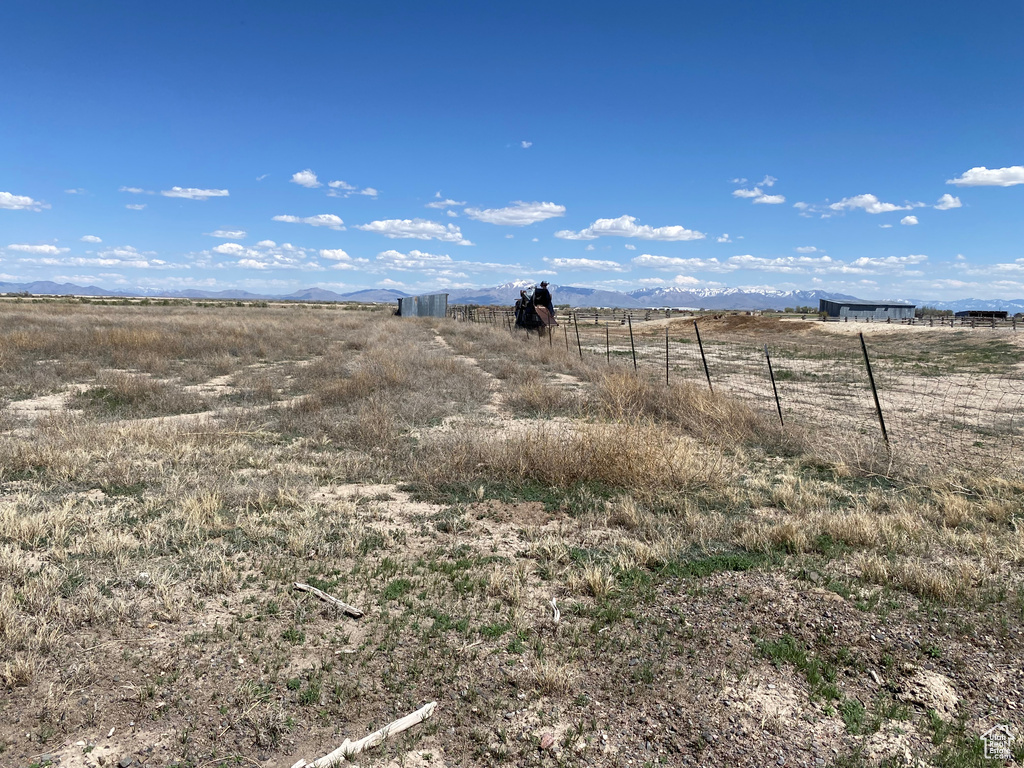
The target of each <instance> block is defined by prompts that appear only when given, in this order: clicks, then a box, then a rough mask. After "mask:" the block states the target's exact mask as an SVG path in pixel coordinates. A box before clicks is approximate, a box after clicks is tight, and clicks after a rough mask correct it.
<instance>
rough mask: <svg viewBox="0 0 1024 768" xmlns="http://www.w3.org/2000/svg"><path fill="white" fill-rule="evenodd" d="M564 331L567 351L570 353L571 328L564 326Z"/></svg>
mask: <svg viewBox="0 0 1024 768" xmlns="http://www.w3.org/2000/svg"><path fill="white" fill-rule="evenodd" d="M562 330H563V331H565V351H566V352H568V351H569V326H568V325H563V326H562Z"/></svg>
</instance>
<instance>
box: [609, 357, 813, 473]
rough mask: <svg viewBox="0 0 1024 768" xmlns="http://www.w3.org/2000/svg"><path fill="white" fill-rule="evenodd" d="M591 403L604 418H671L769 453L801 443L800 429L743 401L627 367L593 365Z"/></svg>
mask: <svg viewBox="0 0 1024 768" xmlns="http://www.w3.org/2000/svg"><path fill="white" fill-rule="evenodd" d="M592 406H593V408H594V410H595V411H596V414H597V415H599V416H602V417H604V418H609V419H613V420H616V421H635V420H638V419H650V420H653V421H656V422H658V423H667V424H674V425H678V426H680V427H682V428H683V429H684V430H685V431H686V432H687V433H689V434H691V435H694V436H696V437H699V438H701V439H705V440H713V441H714V442H716V443H719V444H722V445H758V446H763V447H765V448H766V449H769V450H770V452H772V453H797V452H799V451H800V450H802V449H803V448H804V447H805V446H804V441H805V439H806V435H804V434H803V433H802V432H800V431H798V430H785V429H782V428H781V427H780V426H779V425H778V424H777V423H776V422H775V421H774V420H772V419H770V418H768V417H766V416H763V415H761V414H759V413H757V412H755V411H754V410H753V409H751V408H750V407H749V406H748V405H746V404H744V403H741V402H739V401H737V400H734V399H731V398H728V397H724V396H722V395H715V394H712V393H711V392H708V391H707V390H705V389H704V388H702V387H699V386H697V385H695V384H691V383H690V382H684V383H681V384H673V385H672V386H665V385H664V384H661V383H656V382H654V381H652V380H651V379H649V378H647V377H646V376H639V375H636V374H635V373H633V372H631V371H623V370H621V369H619V370H611V371H607V370H604V371H599V372H598V373H597V375H596V378H595V380H594V396H593V400H592Z"/></svg>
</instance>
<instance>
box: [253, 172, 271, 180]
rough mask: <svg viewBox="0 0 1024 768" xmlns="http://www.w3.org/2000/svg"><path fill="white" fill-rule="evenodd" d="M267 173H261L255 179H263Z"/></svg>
mask: <svg viewBox="0 0 1024 768" xmlns="http://www.w3.org/2000/svg"><path fill="white" fill-rule="evenodd" d="M269 175H270V174H269V173H261V174H260V175H259V176H257V177H256V181H263V180H264V179H265V178H267V176H269Z"/></svg>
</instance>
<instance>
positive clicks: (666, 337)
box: [665, 323, 668, 387]
mask: <svg viewBox="0 0 1024 768" xmlns="http://www.w3.org/2000/svg"><path fill="white" fill-rule="evenodd" d="M665 386H666V387H667V386H668V323H665Z"/></svg>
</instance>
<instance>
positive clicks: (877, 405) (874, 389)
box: [859, 333, 889, 448]
mask: <svg viewBox="0 0 1024 768" xmlns="http://www.w3.org/2000/svg"><path fill="white" fill-rule="evenodd" d="M859 335H860V348H861V350H862V351H863V352H864V365H865V367H866V368H867V369H868V381H870V382H871V394H872V395H873V396H874V398H875V411H877V412H878V426H880V427H881V428H882V439H883V440H885V447H886V448H888V447H889V433H888V432H887V431H886V429H885V419H884V418H883V417H882V404H881V403H880V402H878V388H877V387H876V386H875V375H874V374H873V373H872V372H871V360H870V358H868V347H867V344H865V343H864V334H863V333H861V334H859Z"/></svg>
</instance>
